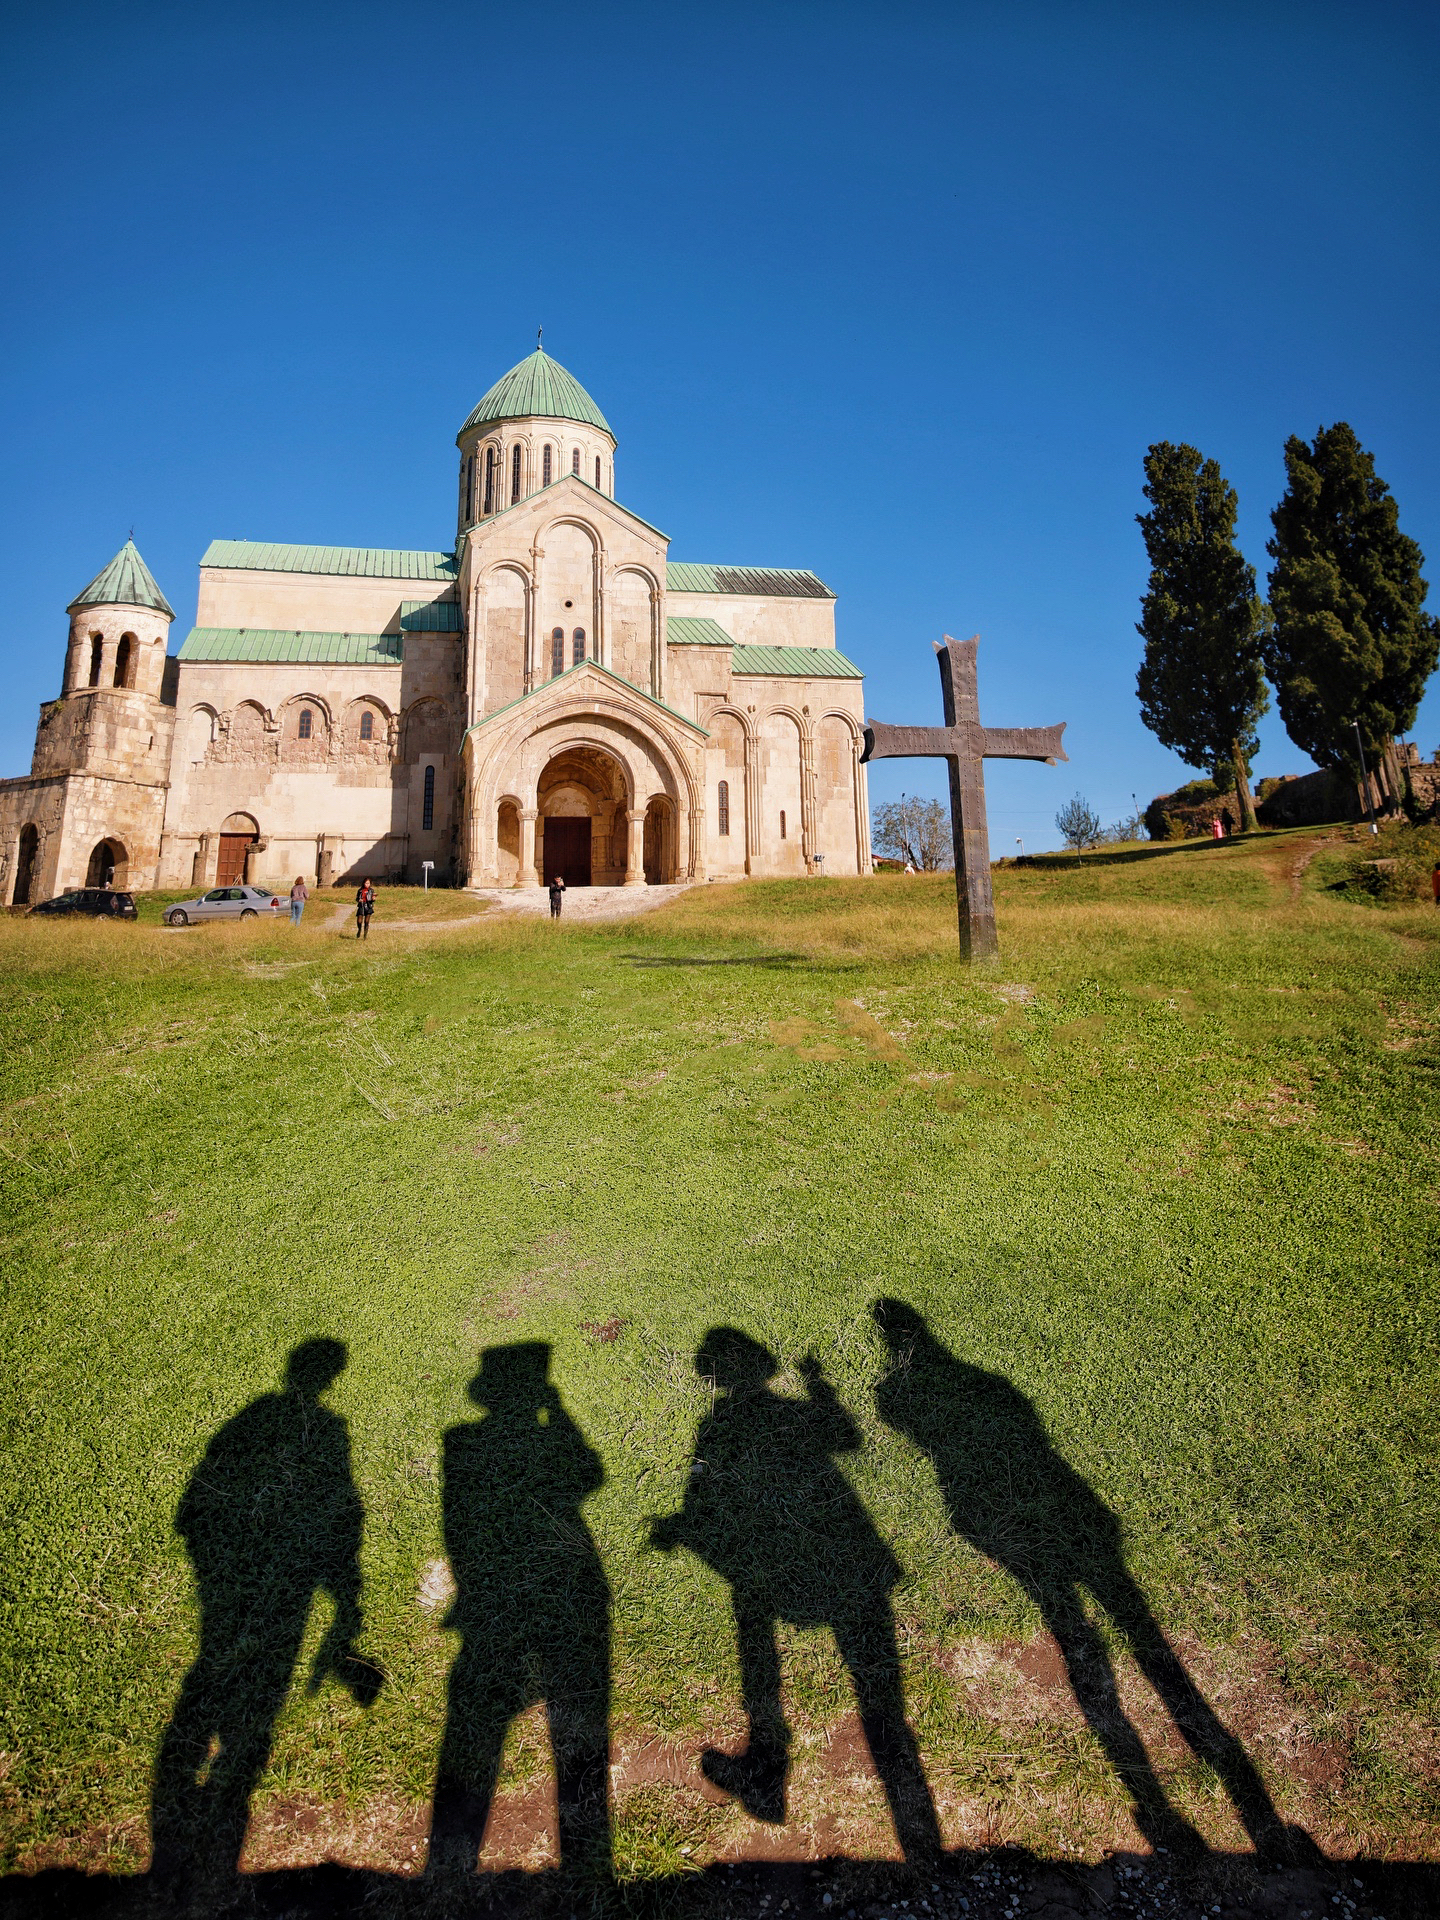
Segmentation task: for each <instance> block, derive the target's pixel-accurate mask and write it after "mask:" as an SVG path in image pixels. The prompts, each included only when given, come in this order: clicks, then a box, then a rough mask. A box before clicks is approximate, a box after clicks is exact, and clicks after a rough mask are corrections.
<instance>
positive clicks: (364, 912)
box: [355, 880, 375, 940]
mask: <svg viewBox="0 0 1440 1920" xmlns="http://www.w3.org/2000/svg"><path fill="white" fill-rule="evenodd" d="M374 911H375V883H374V881H373V880H362V881H361V882H360V891H359V892H358V893H357V894H356V896H355V938H356V939H357V940H368V939H369V938H370V916H371V914H373V913H374Z"/></svg>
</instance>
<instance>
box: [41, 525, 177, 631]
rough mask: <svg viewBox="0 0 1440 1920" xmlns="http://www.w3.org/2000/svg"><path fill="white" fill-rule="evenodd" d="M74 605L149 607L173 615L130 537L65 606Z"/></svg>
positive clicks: (71, 608)
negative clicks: (106, 565)
mask: <svg viewBox="0 0 1440 1920" xmlns="http://www.w3.org/2000/svg"><path fill="white" fill-rule="evenodd" d="M76 607H153V608H154V609H155V611H156V612H157V613H163V614H166V615H167V616H168V617H169V618H170V619H171V620H173V619H174V618H175V609H174V608H173V607H172V606H171V604H170V602H169V601H168V600H167V599H166V598H165V596H164V594H163V593H161V591H160V589H159V587H157V586H156V584H155V576H154V574H153V573H151V571H150V569H149V568H148V567H147V566H146V564H145V562H144V561H143V560H142V559H141V558H140V553H139V549H138V548H137V547H136V545H135V542H134V541H133V540H127V541H126V542H125V544H124V546H123V547H121V549H120V551H119V552H118V553H117V554H116V556H115V558H114V559H113V560H112V561H111V562H110V564H109V566H108V567H105V568H103V569H102V570H101V572H99V573H97V574H96V576H95V578H94V579H93V580H92V581H91V582H90V584H89V586H88V587H86V589H85V591H84V592H83V593H81V594H77V595H76V597H75V598H74V599H73V600H72V601H71V602H70V605H69V606H68V607H67V608H66V609H65V611H66V612H67V613H73V612H74V611H75V609H76Z"/></svg>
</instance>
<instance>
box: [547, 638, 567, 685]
mask: <svg viewBox="0 0 1440 1920" xmlns="http://www.w3.org/2000/svg"><path fill="white" fill-rule="evenodd" d="M564 671H565V629H564V628H563V627H556V628H555V630H554V632H553V633H552V634H551V635H550V672H551V674H552V675H553V674H557V673H563V672H564Z"/></svg>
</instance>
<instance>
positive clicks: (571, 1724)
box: [426, 1341, 610, 1879]
mask: <svg viewBox="0 0 1440 1920" xmlns="http://www.w3.org/2000/svg"><path fill="white" fill-rule="evenodd" d="M549 1372H550V1348H549V1347H548V1345H546V1344H545V1343H544V1342H541V1341H529V1342H522V1343H519V1344H517V1345H515V1346H510V1347H487V1348H486V1350H485V1351H484V1353H483V1354H482V1355H481V1357H480V1371H479V1373H478V1374H476V1376H475V1378H474V1379H473V1380H472V1381H471V1382H470V1388H469V1392H470V1398H471V1399H472V1400H473V1401H474V1402H475V1404H476V1405H477V1406H478V1407H480V1408H482V1409H483V1410H484V1412H485V1418H484V1419H483V1420H478V1421H475V1422H472V1423H470V1424H467V1425H464V1426H457V1427H451V1428H450V1430H449V1432H448V1433H447V1434H446V1435H445V1450H444V1485H443V1490H442V1495H441V1506H442V1513H443V1520H444V1530H445V1550H446V1552H447V1554H448V1555H449V1559H450V1569H451V1572H452V1573H453V1574H454V1577H455V1583H456V1587H457V1589H458V1592H457V1595H456V1599H455V1604H454V1606H453V1607H452V1608H451V1610H450V1612H449V1614H448V1616H447V1617H446V1622H445V1624H446V1625H447V1626H449V1627H452V1628H455V1629H456V1630H457V1631H458V1632H459V1633H460V1635H461V1642H460V1651H459V1653H458V1654H457V1655H456V1657H455V1664H454V1666H453V1667H452V1668H451V1670H450V1686H449V1707H448V1713H447V1717H446V1722H445V1737H444V1741H443V1743H442V1746H441V1752H440V1763H439V1768H438V1771H437V1775H436V1781H435V1805H434V1811H433V1815H432V1819H431V1828H430V1855H429V1859H428V1861H427V1864H426V1875H427V1877H428V1878H432V1879H433V1878H436V1877H437V1876H442V1875H447V1874H456V1873H466V1874H468V1873H474V1871H475V1868H476V1864H477V1860H478V1856H479V1852H480V1848H481V1845H482V1843H483V1841H484V1838H485V1825H486V1822H487V1820H488V1819H489V1817H490V1806H491V1802H492V1801H493V1799H494V1796H495V1783H496V1779H497V1777H498V1775H499V1771H500V1755H501V1749H502V1748H503V1746H504V1742H505V1734H506V1730H507V1729H508V1727H509V1726H510V1723H511V1721H512V1720H514V1719H515V1717H516V1715H517V1714H521V1713H523V1712H524V1711H525V1710H526V1708H527V1707H531V1706H533V1705H534V1704H535V1703H536V1702H537V1701H541V1700H543V1701H544V1703H545V1710H546V1714H547V1716H548V1721H549V1729H550V1745H551V1750H552V1752H553V1754H554V1759H555V1781H556V1796H557V1800H558V1805H559V1823H560V1857H561V1865H562V1867H564V1869H565V1870H566V1871H567V1873H571V1874H580V1875H582V1876H589V1877H593V1878H602V1879H603V1878H604V1876H606V1875H607V1874H608V1872H609V1870H610V1811H609V1785H610V1587H609V1582H608V1581H607V1580H606V1578H605V1570H604V1568H603V1567H602V1565H601V1563H600V1555H599V1553H598V1552H597V1551H596V1547H595V1542H594V1540H593V1539H592V1538H591V1535H590V1529H589V1528H588V1527H587V1526H586V1524H585V1521H584V1519H583V1517H582V1515H581V1511H580V1509H581V1507H582V1506H583V1505H584V1503H585V1501H586V1500H588V1499H589V1497H590V1495H591V1494H592V1493H594V1492H595V1491H596V1489H597V1488H599V1487H601V1486H603V1484H604V1481H605V1472H604V1468H603V1467H602V1465H601V1462H600V1456H599V1455H598V1454H597V1453H596V1452H595V1451H594V1450H593V1449H592V1448H591V1447H590V1446H588V1445H587V1444H586V1441H585V1438H584V1436H583V1434H582V1433H581V1432H580V1429H579V1427H577V1426H576V1424H575V1422H574V1421H573V1420H572V1419H571V1418H570V1415H569V1414H568V1413H567V1412H566V1411H565V1407H564V1404H563V1403H562V1401H561V1399H560V1395H559V1393H558V1391H557V1390H556V1388H555V1387H554V1386H553V1385H552V1384H551V1382H550V1379H549Z"/></svg>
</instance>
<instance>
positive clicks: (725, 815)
mask: <svg viewBox="0 0 1440 1920" xmlns="http://www.w3.org/2000/svg"><path fill="white" fill-rule="evenodd" d="M717 811H718V812H719V815H720V833H721V837H722V838H724V839H726V840H728V839H729V838H730V782H729V781H728V780H722V781H721V782H720V804H719V807H718V809H717Z"/></svg>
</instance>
